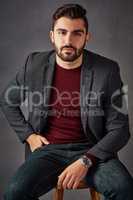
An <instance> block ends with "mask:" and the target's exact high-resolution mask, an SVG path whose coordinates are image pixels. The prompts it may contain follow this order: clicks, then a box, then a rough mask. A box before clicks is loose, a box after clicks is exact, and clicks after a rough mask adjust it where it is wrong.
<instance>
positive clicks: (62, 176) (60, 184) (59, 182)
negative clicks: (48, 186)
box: [57, 172, 66, 188]
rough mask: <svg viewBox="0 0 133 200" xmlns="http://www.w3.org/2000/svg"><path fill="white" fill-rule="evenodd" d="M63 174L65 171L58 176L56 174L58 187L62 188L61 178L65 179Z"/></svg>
mask: <svg viewBox="0 0 133 200" xmlns="http://www.w3.org/2000/svg"><path fill="white" fill-rule="evenodd" d="M65 176H66V173H64V172H63V173H62V174H61V175H60V176H58V183H57V185H58V188H62V183H63V180H64V179H65Z"/></svg>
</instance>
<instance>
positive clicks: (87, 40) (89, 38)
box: [86, 32, 92, 42]
mask: <svg viewBox="0 0 133 200" xmlns="http://www.w3.org/2000/svg"><path fill="white" fill-rule="evenodd" d="M91 38H92V35H91V33H90V32H88V33H87V35H86V42H89V41H90V40H91Z"/></svg>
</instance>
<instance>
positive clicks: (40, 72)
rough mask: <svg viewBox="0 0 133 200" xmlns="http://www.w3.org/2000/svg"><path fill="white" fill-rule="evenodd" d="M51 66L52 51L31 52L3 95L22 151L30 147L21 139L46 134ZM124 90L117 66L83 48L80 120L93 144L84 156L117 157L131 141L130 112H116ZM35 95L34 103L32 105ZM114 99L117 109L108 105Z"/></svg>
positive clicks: (4, 108) (2, 103) (1, 102)
mask: <svg viewBox="0 0 133 200" xmlns="http://www.w3.org/2000/svg"><path fill="white" fill-rule="evenodd" d="M54 68H55V52H54V50H52V51H49V52H34V53H31V54H30V55H29V56H28V57H27V59H26V62H25V65H24V67H23V68H22V69H21V70H20V71H19V72H18V73H17V74H16V76H15V78H14V79H13V80H12V81H11V82H10V83H9V84H8V86H7V87H6V89H5V90H4V92H3V93H2V95H1V98H0V106H1V108H2V110H3V112H4V114H5V115H6V118H7V119H8V121H9V124H10V125H11V126H12V128H13V129H14V130H15V132H16V133H17V135H18V137H19V139H20V141H21V142H22V143H25V144H26V148H29V146H28V144H27V143H26V142H25V140H26V138H27V137H28V136H29V135H30V134H31V133H33V132H37V133H38V134H41V133H45V130H46V127H47V118H48V102H49V97H50V91H51V90H50V86H51V85H52V80H53V76H54ZM122 86H123V83H122V81H121V77H120V72H119V67H118V64H117V63H116V62H114V61H112V60H110V59H107V58H105V57H103V56H100V55H98V54H95V53H93V52H90V51H87V50H84V53H83V63H82V68H81V82H80V108H81V121H82V125H83V130H84V134H85V135H86V136H87V137H88V139H89V140H91V142H92V143H93V146H92V147H91V148H90V149H88V153H90V154H92V155H94V156H96V157H98V158H100V159H102V160H106V159H109V158H111V157H114V156H117V152H118V151H119V150H120V149H121V148H122V147H123V146H124V145H125V144H126V143H127V141H128V139H129V137H130V133H129V124H128V114H127V113H126V114H125V113H123V112H120V110H118V109H117V107H120V106H121V105H122V103H123V91H122ZM10 88H11V89H10ZM116 91H119V92H116ZM115 93H116V94H115ZM117 93H118V94H117ZM33 94H39V95H40V94H41V95H40V96H38V95H33ZM114 94H115V95H114ZM7 96H8V100H9V101H8V102H7ZM33 96H34V105H32V106H31V102H30V100H31V99H32V101H33V98H32V97H33ZM38 97H39V98H40V99H41V101H38ZM97 97H98V98H97ZM112 97H113V105H114V104H115V105H117V106H116V107H114V106H112ZM26 99H28V102H29V103H28V106H27V107H28V114H29V115H28V119H27V120H26V118H25V117H24V115H23V113H22V110H21V108H20V105H21V104H22V103H23V102H24V101H25V100H26ZM40 99H39V100H40ZM38 102H39V103H38ZM37 104H38V105H37Z"/></svg>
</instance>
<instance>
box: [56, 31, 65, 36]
mask: <svg viewBox="0 0 133 200" xmlns="http://www.w3.org/2000/svg"><path fill="white" fill-rule="evenodd" d="M58 34H59V35H66V31H58Z"/></svg>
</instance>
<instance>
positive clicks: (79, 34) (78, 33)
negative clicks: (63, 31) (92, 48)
mask: <svg viewBox="0 0 133 200" xmlns="http://www.w3.org/2000/svg"><path fill="white" fill-rule="evenodd" d="M74 35H75V36H80V37H81V36H82V33H80V32H74Z"/></svg>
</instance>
